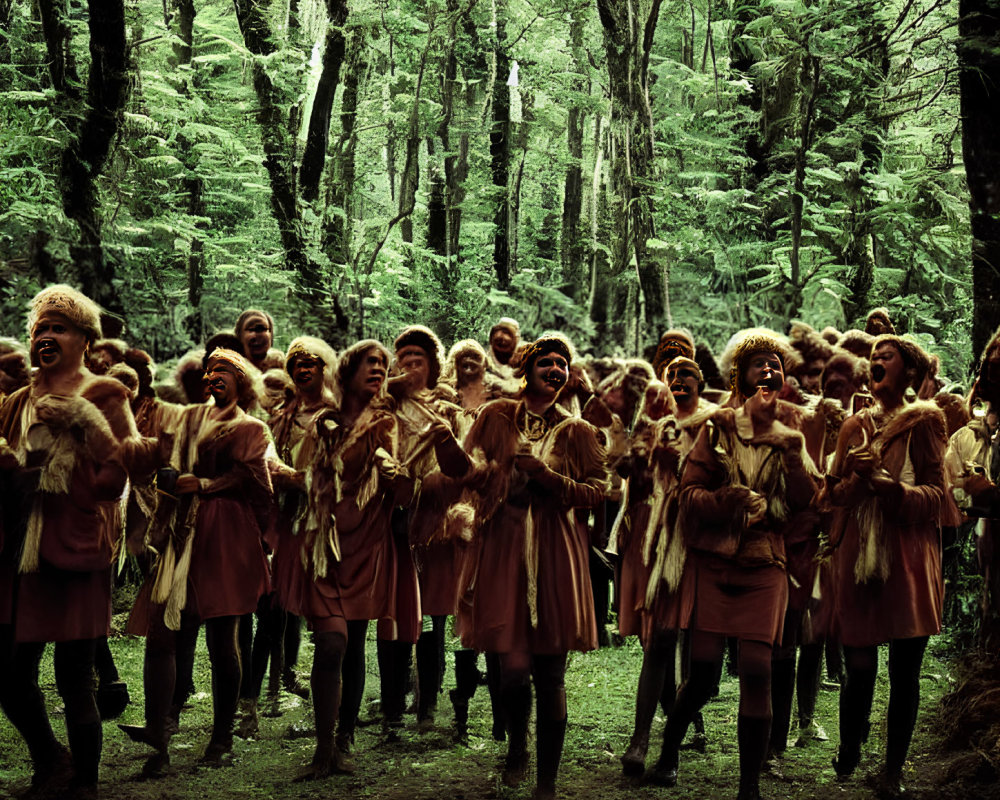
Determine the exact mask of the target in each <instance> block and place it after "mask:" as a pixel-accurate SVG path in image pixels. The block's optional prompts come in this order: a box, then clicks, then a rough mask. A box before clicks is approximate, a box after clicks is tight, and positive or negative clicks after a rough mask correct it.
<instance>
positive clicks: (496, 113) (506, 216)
mask: <svg viewBox="0 0 1000 800" xmlns="http://www.w3.org/2000/svg"><path fill="white" fill-rule="evenodd" d="M495 9H496V42H495V45H494V50H493V57H494V65H495V66H494V70H493V93H492V98H493V125H492V126H491V127H490V174H491V175H492V177H493V186H494V187H495V189H496V198H497V199H496V210H495V211H494V213H493V270H494V272H496V276H497V288H499V289H500V290H502V291H506V290H507V289H509V288H510V240H509V238H508V237H509V234H510V195H509V191H508V184H509V182H510V87H509V86H508V85H507V77H508V76H509V75H510V55H509V54H508V53H507V49H506V48H507V0H495Z"/></svg>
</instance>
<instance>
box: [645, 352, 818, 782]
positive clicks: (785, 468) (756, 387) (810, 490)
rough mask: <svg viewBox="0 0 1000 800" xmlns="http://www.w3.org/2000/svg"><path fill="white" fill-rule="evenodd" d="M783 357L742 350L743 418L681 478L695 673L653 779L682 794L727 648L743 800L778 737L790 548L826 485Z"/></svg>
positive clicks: (704, 439)
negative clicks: (681, 765) (686, 762)
mask: <svg viewBox="0 0 1000 800" xmlns="http://www.w3.org/2000/svg"><path fill="white" fill-rule="evenodd" d="M782 353H783V347H782V345H781V344H780V343H779V342H778V341H777V340H776V338H774V337H772V336H769V335H767V334H763V333H751V334H750V335H747V336H746V337H745V338H744V339H743V340H742V341H740V342H739V344H738V345H737V346H736V348H735V352H734V355H733V359H732V370H731V373H730V382H731V386H732V392H733V400H732V407H727V408H721V409H719V410H717V411H715V412H714V413H713V414H712V415H711V416H710V417H709V418H708V420H707V421H706V422H705V424H704V427H703V428H702V430H701V431H700V432H699V434H698V438H697V440H696V441H695V443H694V446H693V447H692V449H691V451H690V452H689V453H688V457H687V462H686V465H685V468H684V470H683V473H682V475H681V485H680V496H679V514H680V525H681V528H682V530H683V531H684V535H685V541H686V543H687V547H688V560H687V563H686V565H685V568H686V570H688V571H689V577H688V579H685V581H684V583H683V586H682V592H683V593H684V594H685V597H684V598H683V600H682V607H683V608H684V609H689V610H690V613H689V615H688V616H689V618H688V619H682V620H681V621H680V624H681V626H682V627H689V629H690V631H691V673H690V676H689V677H688V679H687V681H686V682H685V683H684V685H683V686H682V687H681V690H680V692H679V693H678V696H677V701H676V703H675V706H674V710H673V713H672V714H671V715H670V717H669V719H668V720H667V727H666V730H665V731H664V736H663V751H662V753H661V755H660V758H659V761H658V762H657V764H656V766H655V767H654V769H653V771H652V774H651V778H652V779H653V780H654V782H656V783H659V784H661V785H668V786H672V785H674V784H676V782H677V767H678V756H679V750H680V744H681V742H682V741H683V739H684V734H685V732H686V730H687V727H688V725H689V724H690V723H691V721H692V719H693V718H694V715H695V714H696V713H697V711H698V710H699V709H700V708H701V707H702V706H703V705H704V704H705V703H706V702H707V701H708V699H709V698H710V696H711V694H712V691H713V689H714V684H715V679H714V678H715V675H716V674H718V670H719V669H720V668H721V665H722V657H723V652H724V649H725V642H726V637H728V636H732V637H736V638H737V639H738V641H739V676H740V707H739V717H738V721H737V727H736V735H737V741H738V743H739V752H740V781H739V794H738V798H739V800H757V799H758V798H759V797H760V788H759V781H760V771H761V765H762V764H763V761H764V756H765V754H766V751H767V743H768V737H769V733H770V728H771V655H772V650H773V647H774V645H775V644H777V643H778V642H779V641H780V639H781V632H782V621H783V619H784V614H785V607H786V604H787V599H788V581H787V577H786V555H785V538H786V534H787V533H788V531H790V530H792V529H793V527H794V525H795V522H796V518H797V517H798V516H799V515H801V514H804V513H806V512H807V511H808V509H809V506H810V504H811V502H812V499H813V496H814V494H815V490H816V485H817V484H816V480H817V479H818V477H819V476H818V473H817V472H816V469H815V467H813V465H812V461H811V459H810V458H809V455H808V453H807V452H806V448H805V440H804V438H803V436H802V434H801V433H799V432H798V431H796V430H793V429H791V428H789V427H788V426H787V425H785V424H784V423H782V422H781V421H779V419H778V417H777V408H778V405H777V404H778V402H779V401H778V394H779V392H780V391H781V387H782V385H783V383H784V364H783V361H782Z"/></svg>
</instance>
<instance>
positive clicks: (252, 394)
mask: <svg viewBox="0 0 1000 800" xmlns="http://www.w3.org/2000/svg"><path fill="white" fill-rule="evenodd" d="M213 361H224V362H225V363H226V364H228V365H229V366H231V367H232V368H233V370H234V371H235V373H236V391H237V394H238V395H239V400H240V404H241V405H243V404H244V402H245V401H247V400H252V399H255V398H257V397H259V396H260V388H259V385H258V382H259V381H260V372H259V371H258V370H257V369H256V368H255V367H254V366H253V365H252V364H251V363H250V362H249V361H247V360H246V359H245V358H244V357H243V356H242V355H240V354H239V353H237V352H236V351H235V350H228V349H226V348H225V347H217V348H215V350H213V351H212V352H211V353H209V354H208V355H207V356H205V371H206V372H207V371H208V365H209V364H211V363H212V362H213Z"/></svg>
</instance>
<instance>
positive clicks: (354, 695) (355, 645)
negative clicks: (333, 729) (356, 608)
mask: <svg viewBox="0 0 1000 800" xmlns="http://www.w3.org/2000/svg"><path fill="white" fill-rule="evenodd" d="M367 638H368V620H366V619H357V620H349V621H348V623H347V646H346V648H345V650H344V657H343V662H342V665H341V676H342V684H341V694H340V713H339V725H340V727H339V729H338V730H339V734H340V736H341V737H343V739H344V740H345V742H351V741H353V740H354V730H355V728H356V727H357V724H358V714H359V713H361V701H362V699H363V698H364V695H365V640H366V639H367Z"/></svg>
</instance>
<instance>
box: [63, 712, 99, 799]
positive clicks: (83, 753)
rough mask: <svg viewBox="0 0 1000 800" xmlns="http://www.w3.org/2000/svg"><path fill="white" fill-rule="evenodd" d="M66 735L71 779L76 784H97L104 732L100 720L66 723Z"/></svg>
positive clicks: (83, 785)
mask: <svg viewBox="0 0 1000 800" xmlns="http://www.w3.org/2000/svg"><path fill="white" fill-rule="evenodd" d="M66 737H67V739H69V749H70V753H72V755H73V770H74V772H75V773H76V775H75V777H74V779H73V781H74V783H75V784H76V785H77V786H81V787H88V786H96V785H97V773H98V767H99V765H100V763H101V746H102V744H103V739H104V733H103V730H102V728H101V723H100V722H82V723H74V724H71V723H70V722H69V721H67V723H66Z"/></svg>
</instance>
